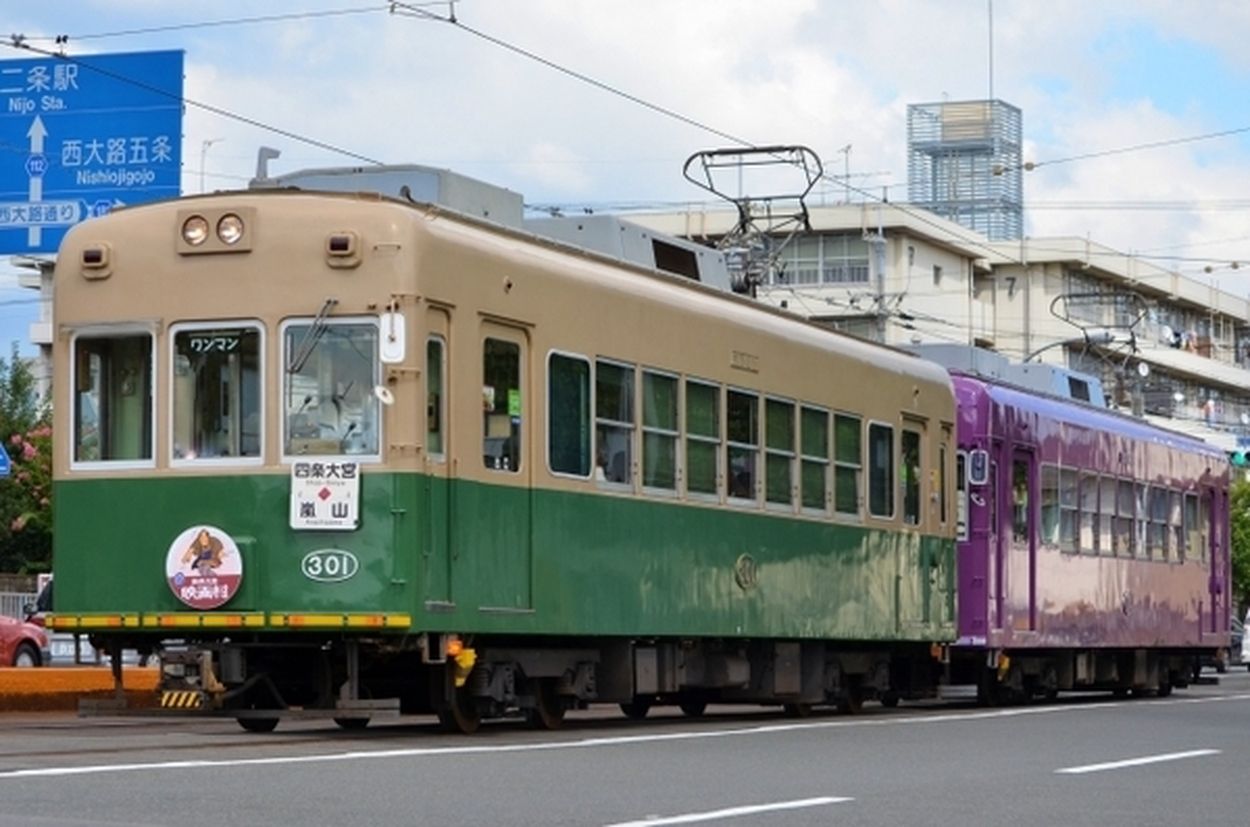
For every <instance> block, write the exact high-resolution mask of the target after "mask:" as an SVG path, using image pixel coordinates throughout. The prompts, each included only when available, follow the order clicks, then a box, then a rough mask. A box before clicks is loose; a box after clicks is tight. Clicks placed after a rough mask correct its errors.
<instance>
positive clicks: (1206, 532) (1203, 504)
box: [1197, 494, 1211, 565]
mask: <svg viewBox="0 0 1250 827" xmlns="http://www.w3.org/2000/svg"><path fill="white" fill-rule="evenodd" d="M1197 528H1198V536H1197V544H1198V559H1200V560H1202V564H1203V565H1206V564H1207V562H1208V559H1209V557H1210V554H1211V534H1210V531H1211V498H1210V497H1209V496H1207V495H1206V494H1203V495H1202V496H1201V497H1200V498H1199V500H1198V521H1197Z"/></svg>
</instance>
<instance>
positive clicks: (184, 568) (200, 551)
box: [165, 525, 243, 609]
mask: <svg viewBox="0 0 1250 827" xmlns="http://www.w3.org/2000/svg"><path fill="white" fill-rule="evenodd" d="M165 579H166V580H167V581H168V583H169V588H170V590H171V591H173V593H174V597H176V598H178V599H179V600H181V601H182V602H183V603H185V604H187V605H188V606H190V607H191V608H193V609H216V608H217V607H218V606H224V605H225V604H226V603H227V602H228V601H229V600H230V598H232V597H234V596H235V595H236V594H237V593H238V591H239V584H240V583H242V582H243V556H242V555H241V554H239V547H238V546H237V545H235V543H234V540H233V539H232V538H231V537H230V535H229V534H227V533H226V532H224V531H222V530H221V529H220V528H217V527H215V526H211V525H197V526H193V527H192V528H188V529H187V530H186V531H184V532H182V533H181V534H179V535H178V538H177V539H176V540H174V542H173V544H172V545H170V547H169V552H168V553H167V554H166V555H165Z"/></svg>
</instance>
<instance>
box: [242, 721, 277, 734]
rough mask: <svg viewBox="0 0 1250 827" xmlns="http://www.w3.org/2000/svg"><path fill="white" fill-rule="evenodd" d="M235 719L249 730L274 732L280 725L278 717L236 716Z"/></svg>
mask: <svg viewBox="0 0 1250 827" xmlns="http://www.w3.org/2000/svg"><path fill="white" fill-rule="evenodd" d="M235 720H236V721H238V722H239V726H241V727H243V728H244V729H245V730H247V731H248V732H273V731H274V730H275V729H277V727H278V719H277V718H235Z"/></svg>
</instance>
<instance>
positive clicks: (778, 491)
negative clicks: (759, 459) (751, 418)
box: [764, 399, 794, 505]
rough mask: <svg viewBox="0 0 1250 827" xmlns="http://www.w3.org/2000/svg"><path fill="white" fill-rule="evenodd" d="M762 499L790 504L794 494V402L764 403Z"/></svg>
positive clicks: (771, 400) (774, 400) (769, 401)
mask: <svg viewBox="0 0 1250 827" xmlns="http://www.w3.org/2000/svg"><path fill="white" fill-rule="evenodd" d="M764 434H765V436H764V499H765V500H766V501H767V502H770V503H775V504H785V505H789V504H791V503H792V502H793V493H794V403H793V402H783V401H782V400H780V399H766V400H765V401H764Z"/></svg>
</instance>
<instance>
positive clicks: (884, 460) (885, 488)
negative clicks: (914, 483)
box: [868, 423, 894, 519]
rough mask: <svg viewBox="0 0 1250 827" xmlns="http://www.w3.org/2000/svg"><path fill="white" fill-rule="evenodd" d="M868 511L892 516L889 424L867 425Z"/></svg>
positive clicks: (892, 434) (892, 451) (892, 488)
mask: <svg viewBox="0 0 1250 827" xmlns="http://www.w3.org/2000/svg"><path fill="white" fill-rule="evenodd" d="M868 513H869V514H871V515H872V516H874V517H883V518H885V519H889V518H890V517H893V516H894V429H893V428H892V427H890V426H889V425H879V424H876V423H873V424H870V425H869V426H868Z"/></svg>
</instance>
